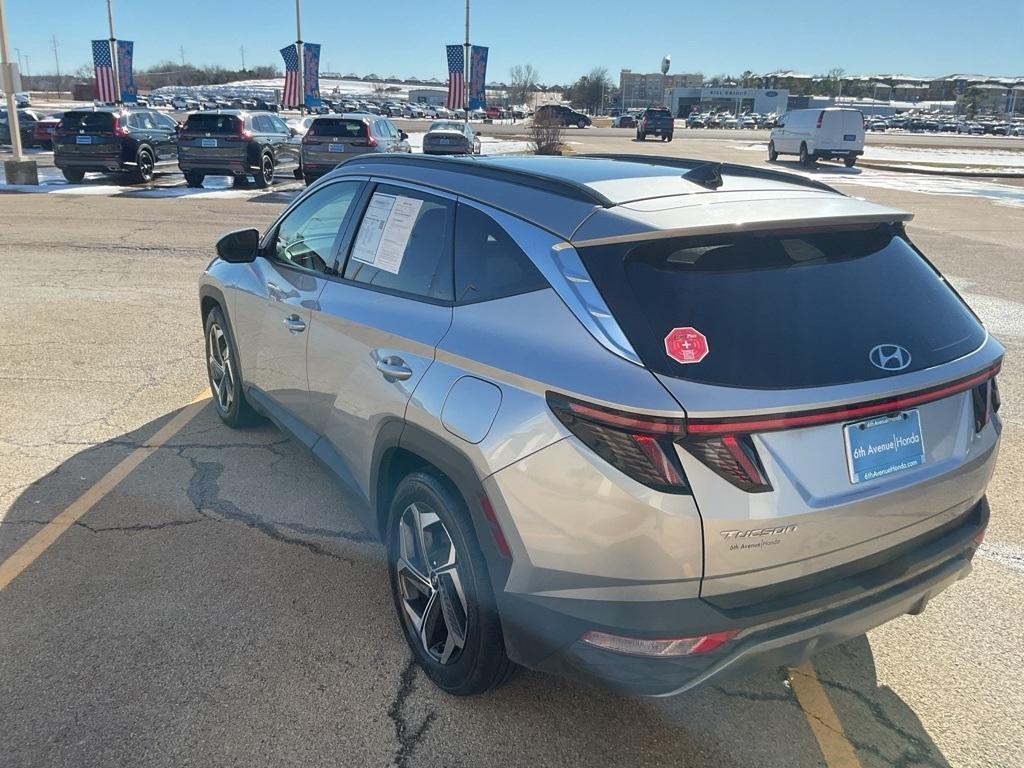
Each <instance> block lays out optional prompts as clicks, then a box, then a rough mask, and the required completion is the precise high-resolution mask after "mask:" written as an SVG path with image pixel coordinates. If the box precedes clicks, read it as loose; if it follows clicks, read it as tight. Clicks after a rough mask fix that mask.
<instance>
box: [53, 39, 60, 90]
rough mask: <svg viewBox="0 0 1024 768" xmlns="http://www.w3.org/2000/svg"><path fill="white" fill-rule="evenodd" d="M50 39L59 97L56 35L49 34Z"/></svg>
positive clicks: (58, 59) (58, 57)
mask: <svg viewBox="0 0 1024 768" xmlns="http://www.w3.org/2000/svg"><path fill="white" fill-rule="evenodd" d="M50 41H51V45H52V46H53V63H54V64H55V65H56V66H57V98H58V99H60V84H61V83H60V56H59V55H58V54H57V36H56V35H50Z"/></svg>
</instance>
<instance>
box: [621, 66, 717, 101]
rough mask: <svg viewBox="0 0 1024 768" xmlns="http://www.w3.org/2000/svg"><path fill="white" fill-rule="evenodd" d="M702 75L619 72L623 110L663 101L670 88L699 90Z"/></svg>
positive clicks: (629, 70) (628, 70)
mask: <svg viewBox="0 0 1024 768" xmlns="http://www.w3.org/2000/svg"><path fill="white" fill-rule="evenodd" d="M703 83H704V75H702V74H700V73H699V72H695V73H691V74H680V75H663V74H661V72H653V73H648V74H642V73H640V72H634V71H633V70H631V69H623V70H621V71H620V72H619V93H620V94H622V96H621V98H622V104H621V106H622V108H623V109H639V108H641V107H649V106H652V105H654V104H662V103H664V101H665V92H666V91H667V90H669V89H671V88H695V87H696V88H699V87H700V86H701V85H703Z"/></svg>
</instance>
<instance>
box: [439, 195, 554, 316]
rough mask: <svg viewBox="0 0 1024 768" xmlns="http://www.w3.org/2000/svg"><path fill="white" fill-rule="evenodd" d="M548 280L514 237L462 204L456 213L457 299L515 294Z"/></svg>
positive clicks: (470, 299)
mask: <svg viewBox="0 0 1024 768" xmlns="http://www.w3.org/2000/svg"><path fill="white" fill-rule="evenodd" d="M546 287H547V281H546V280H545V279H544V277H543V276H542V275H541V274H540V272H539V271H538V270H537V267H535V266H534V264H533V262H532V261H530V258H529V257H528V256H527V255H526V254H525V253H523V251H522V249H521V248H520V247H519V246H518V245H516V243H515V241H514V240H513V239H512V238H511V237H510V236H509V234H508V233H507V232H506V231H505V230H504V229H502V228H501V226H500V225H499V224H498V223H497V222H496V221H495V220H494V219H492V218H491V217H490V216H488V215H487V214H485V213H483V212H482V211H478V210H477V209H476V208H473V207H472V206H469V205H462V204H460V205H459V207H458V211H457V212H456V215H455V300H456V301H457V302H459V303H470V302H474V301H487V300H489V299H499V298H501V297H503V296H515V295H516V294H519V293H528V292H529V291H536V290H539V289H541V288H546Z"/></svg>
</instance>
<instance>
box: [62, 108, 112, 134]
mask: <svg viewBox="0 0 1024 768" xmlns="http://www.w3.org/2000/svg"><path fill="white" fill-rule="evenodd" d="M113 126H114V116H113V115H112V114H111V113H110V112H65V113H64V117H62V118H61V120H60V127H61V128H63V129H65V130H69V131H77V130H83V129H84V130H86V131H110V130H113Z"/></svg>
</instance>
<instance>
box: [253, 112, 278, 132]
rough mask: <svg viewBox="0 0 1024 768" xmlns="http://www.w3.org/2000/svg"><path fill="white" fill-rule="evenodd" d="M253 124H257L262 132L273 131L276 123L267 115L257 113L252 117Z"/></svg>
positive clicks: (257, 127)
mask: <svg viewBox="0 0 1024 768" xmlns="http://www.w3.org/2000/svg"><path fill="white" fill-rule="evenodd" d="M252 122H253V125H255V126H256V130H257V131H259V132H260V133H273V132H274V124H273V123H271V122H270V118H269V117H267V116H266V115H256V116H255V117H253V119H252Z"/></svg>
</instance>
